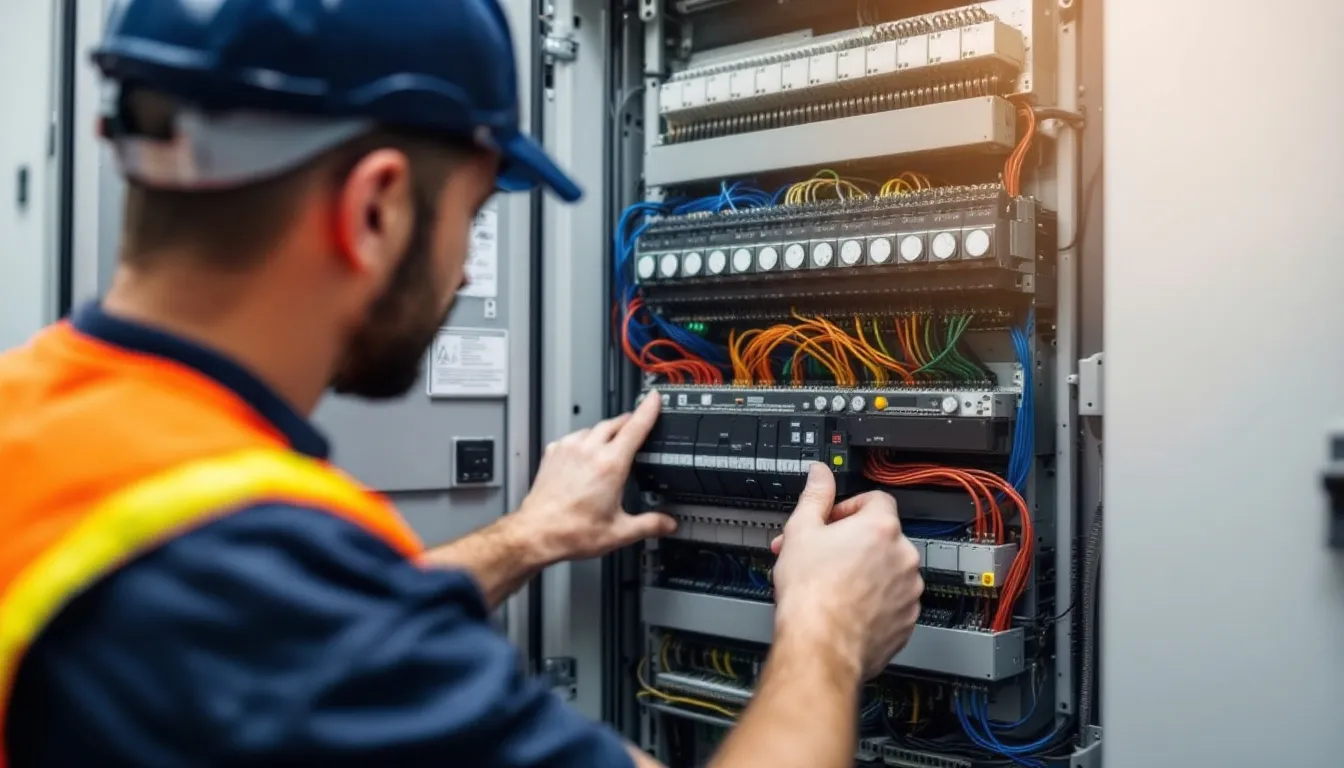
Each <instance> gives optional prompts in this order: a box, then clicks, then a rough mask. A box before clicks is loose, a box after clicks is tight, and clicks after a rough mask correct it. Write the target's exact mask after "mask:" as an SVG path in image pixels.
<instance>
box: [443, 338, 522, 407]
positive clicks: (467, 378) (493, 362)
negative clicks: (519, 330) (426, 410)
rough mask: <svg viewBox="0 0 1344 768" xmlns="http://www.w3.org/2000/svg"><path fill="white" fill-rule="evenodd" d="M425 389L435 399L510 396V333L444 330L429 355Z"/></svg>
mask: <svg viewBox="0 0 1344 768" xmlns="http://www.w3.org/2000/svg"><path fill="white" fill-rule="evenodd" d="M425 386H426V388H427V389H428V392H429V396H430V397H434V398H439V397H444V398H450V397H457V398H475V397H486V398H489V397H505V396H507V395H508V394H509V332H508V331H505V330H500V329H495V328H443V329H441V330H440V331H439V335H438V337H437V338H435V339H434V345H433V346H432V347H431V348H430V351H429V374H428V375H427V376H426V377H425Z"/></svg>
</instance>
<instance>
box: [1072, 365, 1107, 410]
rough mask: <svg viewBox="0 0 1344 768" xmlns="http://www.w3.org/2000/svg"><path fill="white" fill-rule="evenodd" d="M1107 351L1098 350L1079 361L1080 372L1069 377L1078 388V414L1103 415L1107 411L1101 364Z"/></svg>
mask: <svg viewBox="0 0 1344 768" xmlns="http://www.w3.org/2000/svg"><path fill="white" fill-rule="evenodd" d="M1105 358H1106V353H1105V352H1098V353H1096V354H1095V355H1092V356H1090V357H1084V358H1083V359H1082V360H1079V361H1078V372H1077V373H1075V374H1073V375H1072V376H1070V377H1069V383H1070V384H1072V385H1073V386H1075V387H1077V388H1078V415H1079V416H1101V415H1102V414H1103V413H1104V412H1105V401H1104V399H1103V394H1104V392H1103V388H1102V382H1103V381H1104V378H1103V376H1102V370H1101V364H1102V361H1103V360H1105Z"/></svg>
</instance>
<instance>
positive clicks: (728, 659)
mask: <svg viewBox="0 0 1344 768" xmlns="http://www.w3.org/2000/svg"><path fill="white" fill-rule="evenodd" d="M723 671H725V672H727V673H728V676H729V677H731V678H733V679H734V680H736V679H737V673H736V672H734V671H733V655H732V654H731V653H729V652H728V651H724V652H723Z"/></svg>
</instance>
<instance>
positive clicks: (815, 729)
mask: <svg viewBox="0 0 1344 768" xmlns="http://www.w3.org/2000/svg"><path fill="white" fill-rule="evenodd" d="M812 626H813V628H814V629H810V630H809V629H804V628H801V627H800V628H799V629H797V630H794V631H792V632H789V631H787V630H786V631H785V632H784V633H782V634H777V635H776V637H775V644H774V647H773V648H772V649H771V652H770V658H769V661H767V662H766V665H765V671H764V674H763V675H762V677H761V681H760V683H759V684H758V685H757V688H756V693H755V695H754V696H753V697H752V702H751V705H750V706H748V707H747V710H746V712H745V713H744V714H743V716H742V719H741V720H739V721H738V724H737V727H736V728H734V729H733V732H732V734H731V735H730V736H729V737H728V740H727V741H726V742H725V743H724V745H723V748H722V749H720V750H719V753H718V754H717V755H715V757H714V760H713V762H712V763H710V765H711V768H744V767H745V766H757V765H771V766H781V767H792V766H797V768H848V767H849V766H851V765H853V764H854V748H855V744H856V742H857V740H858V735H857V734H858V706H857V698H856V697H857V696H858V688H859V683H860V682H861V672H860V669H859V665H858V663H857V662H856V661H855V660H853V659H849V658H846V657H845V656H844V655H843V654H841V653H839V652H838V651H837V650H836V649H835V648H834V647H833V646H831V645H829V644H828V642H827V638H825V637H815V636H809V634H808V633H809V632H814V631H818V630H817V629H816V627H817V625H815V624H814V625H812Z"/></svg>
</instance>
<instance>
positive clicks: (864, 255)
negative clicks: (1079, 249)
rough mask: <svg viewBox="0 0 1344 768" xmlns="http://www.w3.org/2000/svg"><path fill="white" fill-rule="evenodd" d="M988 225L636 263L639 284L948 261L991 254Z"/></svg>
mask: <svg viewBox="0 0 1344 768" xmlns="http://www.w3.org/2000/svg"><path fill="white" fill-rule="evenodd" d="M993 250H994V230H993V228H992V227H973V228H968V229H964V230H943V231H939V232H911V233H906V234H901V235H880V236H877V237H868V238H853V239H849V240H842V241H840V242H839V247H838V248H837V247H836V242H835V241H833V240H814V241H811V242H808V243H788V244H784V245H757V246H740V247H736V248H712V249H706V250H704V251H700V250H691V251H684V252H669V253H648V252H645V253H641V254H639V256H637V257H636V259H635V274H636V275H638V276H639V279H640V280H672V279H676V278H691V277H705V276H710V277H713V276H718V275H724V274H729V275H736V274H746V273H759V272H779V271H795V270H801V269H829V268H832V267H862V266H883V265H889V264H918V263H927V262H932V263H935V264H937V263H946V262H950V261H955V260H957V259H985V258H991V257H992V256H993Z"/></svg>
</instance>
